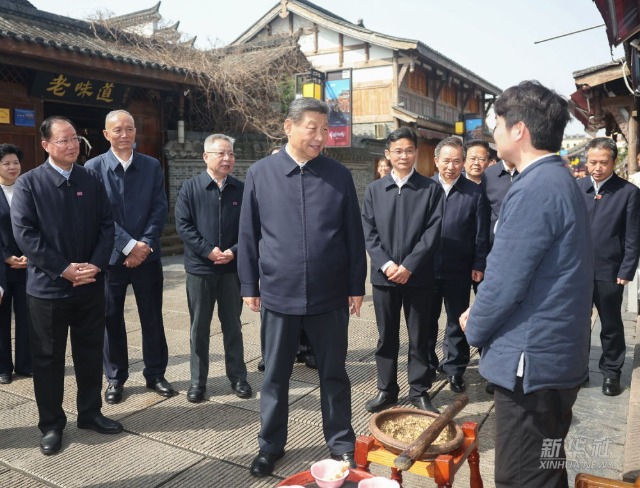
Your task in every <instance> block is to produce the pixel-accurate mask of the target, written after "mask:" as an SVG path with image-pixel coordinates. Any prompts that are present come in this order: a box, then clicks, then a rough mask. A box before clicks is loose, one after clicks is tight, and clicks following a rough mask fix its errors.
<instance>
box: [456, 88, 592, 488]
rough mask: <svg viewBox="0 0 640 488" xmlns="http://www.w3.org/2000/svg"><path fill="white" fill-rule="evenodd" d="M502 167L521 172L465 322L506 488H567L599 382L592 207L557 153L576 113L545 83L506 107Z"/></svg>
mask: <svg viewBox="0 0 640 488" xmlns="http://www.w3.org/2000/svg"><path fill="white" fill-rule="evenodd" d="M495 111H496V115H497V117H496V129H495V131H494V138H495V141H496V145H497V147H498V155H499V156H500V157H501V158H502V159H504V160H507V161H512V162H513V163H514V164H515V165H516V168H517V169H518V171H519V173H520V174H519V175H518V176H517V177H516V178H515V179H514V182H513V185H512V186H511V189H510V190H509V192H508V193H507V196H506V197H505V199H504V202H503V203H502V208H501V209H500V218H499V220H498V225H497V228H496V235H495V240H494V243H493V247H492V249H491V252H490V253H489V257H488V262H487V269H486V273H485V276H484V281H483V283H482V286H480V287H479V289H478V295H477V296H476V299H475V301H474V303H473V305H472V306H471V310H470V312H469V311H466V312H465V313H464V314H463V315H462V316H461V317H460V324H461V326H462V327H463V328H465V331H466V334H467V339H468V341H469V344H472V345H474V346H477V347H482V356H481V359H480V374H482V376H484V377H485V378H486V379H487V380H489V381H491V382H493V383H494V384H495V394H494V402H495V416H496V421H495V425H496V442H495V446H496V456H495V484H496V486H497V487H499V488H504V487H513V488H540V487H542V486H544V487H567V486H568V479H567V471H566V469H565V468H566V464H565V463H563V461H564V459H565V450H564V439H565V437H566V436H567V432H568V431H569V427H570V425H571V416H572V407H573V404H574V402H575V400H576V397H577V395H578V391H579V389H580V385H581V384H582V383H583V382H584V380H585V379H586V378H587V371H588V364H589V337H590V327H591V300H589V299H585V298H586V297H591V296H592V293H593V249H592V247H591V235H590V231H589V222H588V217H587V209H586V207H585V204H584V198H583V197H582V195H581V191H580V189H579V188H578V185H577V184H576V182H575V180H574V179H573V177H572V176H571V175H570V174H569V172H568V171H567V170H566V168H565V167H564V162H563V160H562V158H560V156H557V155H556V154H554V153H556V152H557V151H558V150H559V149H560V145H561V143H562V136H563V133H564V129H565V126H566V124H567V122H568V121H569V118H570V115H569V110H568V105H567V101H566V100H565V99H563V98H562V97H560V96H559V95H558V94H556V93H555V92H553V91H551V90H549V89H548V88H545V87H544V86H542V85H540V84H539V83H538V82H534V81H523V82H522V83H520V84H519V85H517V86H514V87H511V88H508V89H507V90H505V91H504V93H503V94H502V95H501V96H500V97H499V98H498V99H497V101H496V103H495Z"/></svg>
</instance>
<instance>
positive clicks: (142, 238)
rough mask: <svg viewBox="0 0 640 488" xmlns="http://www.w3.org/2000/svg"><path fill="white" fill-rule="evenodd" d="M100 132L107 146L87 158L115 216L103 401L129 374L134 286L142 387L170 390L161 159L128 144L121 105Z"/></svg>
mask: <svg viewBox="0 0 640 488" xmlns="http://www.w3.org/2000/svg"><path fill="white" fill-rule="evenodd" d="M103 133H104V137H105V138H106V139H107V140H108V141H109V142H110V143H111V149H109V150H108V151H107V152H106V153H104V154H101V155H100V156H98V157H95V158H93V159H91V160H89V161H87V162H86V164H85V166H86V167H87V168H91V169H93V170H95V171H97V172H98V174H99V175H100V176H101V178H102V181H103V182H104V185H105V187H106V189H107V194H108V195H109V201H110V202H111V208H112V211H113V218H114V220H115V222H116V240H115V246H114V249H113V252H112V253H111V259H110V260H109V267H108V268H107V270H106V275H105V277H106V286H105V296H106V306H107V310H106V314H107V330H106V336H105V344H104V370H105V375H106V376H107V380H108V382H109V384H108V385H107V389H106V391H105V394H104V399H105V401H106V402H107V403H111V404H113V403H118V402H119V401H120V400H122V392H123V387H124V383H125V382H126V381H127V379H128V378H129V354H128V350H127V330H126V325H125V322H124V301H125V297H126V294H127V287H128V286H129V284H131V286H132V287H133V292H134V294H135V297H136V304H137V306H138V315H139V316H140V326H141V329H142V359H143V361H144V370H143V372H142V373H143V375H144V377H145V380H146V384H147V388H149V389H151V390H154V391H155V392H156V393H158V395H161V396H165V397H170V396H172V395H174V394H175V391H174V389H173V387H172V386H171V385H170V384H169V382H168V381H167V380H166V379H165V377H164V374H165V371H166V369H167V363H168V360H169V353H168V348H167V340H166V337H165V335H164V324H163V320H162V282H163V274H162V263H161V262H160V254H161V252H160V234H161V233H162V229H163V227H164V224H165V222H166V219H167V197H166V195H165V192H164V176H163V175H162V167H161V166H160V161H158V160H157V159H155V158H152V157H150V156H146V155H144V154H140V153H138V152H136V151H134V150H133V146H134V142H135V139H136V127H135V124H134V121H133V117H132V116H131V114H130V113H129V112H127V111H125V110H114V111H113V112H109V113H108V114H107V117H106V119H105V129H104V131H103Z"/></svg>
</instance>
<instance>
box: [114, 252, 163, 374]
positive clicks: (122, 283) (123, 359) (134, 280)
mask: <svg viewBox="0 0 640 488" xmlns="http://www.w3.org/2000/svg"><path fill="white" fill-rule="evenodd" d="M105 279H106V283H105V299H106V306H107V308H106V310H107V328H106V331H105V341H104V372H105V375H106V376H107V378H108V380H109V381H110V382H116V383H119V384H123V383H124V382H125V381H126V380H127V378H128V377H129V354H128V351H127V329H126V326H125V323H124V300H125V297H126V294H127V287H128V285H129V284H131V286H132V287H133V293H134V295H135V297H136V305H137V306H138V315H139V317H140V326H141V328H142V359H143V361H144V370H143V374H144V377H145V378H146V379H148V380H152V379H155V378H158V377H161V376H164V373H165V371H166V369H167V363H168V361H169V352H168V349H167V339H166V337H165V335H164V324H163V322H162V283H163V279H164V278H163V275H162V264H161V263H160V260H156V261H151V262H144V263H142V264H141V265H140V266H138V267H136V268H127V267H126V266H122V265H120V266H109V267H108V268H107V271H106V273H105Z"/></svg>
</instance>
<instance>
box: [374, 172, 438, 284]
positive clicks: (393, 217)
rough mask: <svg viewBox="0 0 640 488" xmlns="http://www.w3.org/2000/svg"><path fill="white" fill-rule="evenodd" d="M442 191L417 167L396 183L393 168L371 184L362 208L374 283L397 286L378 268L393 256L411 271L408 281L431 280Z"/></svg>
mask: <svg viewBox="0 0 640 488" xmlns="http://www.w3.org/2000/svg"><path fill="white" fill-rule="evenodd" d="M443 198H444V192H443V191H442V187H441V186H440V185H438V184H437V183H436V182H434V181H432V180H430V179H429V178H426V177H424V176H422V175H421V174H420V173H418V172H417V171H415V172H414V173H413V174H412V175H411V177H410V178H409V180H408V181H407V182H406V183H405V184H404V185H403V186H402V188H400V189H398V185H397V184H396V183H395V181H394V180H393V178H392V176H391V174H388V175H386V176H385V177H384V178H380V179H379V180H376V181H374V182H373V183H371V184H370V185H369V186H368V187H367V191H366V193H365V196H364V208H363V210H362V226H363V228H364V236H365V244H366V246H367V251H368V252H369V257H370V258H371V275H370V278H371V283H372V284H373V285H378V286H397V285H396V284H395V283H393V282H392V281H389V280H388V279H387V277H386V275H385V274H384V273H383V272H382V271H381V270H380V268H381V267H382V266H383V265H384V264H385V263H387V262H389V261H393V262H394V263H396V264H398V265H400V264H401V265H403V266H404V267H405V268H407V269H408V270H409V271H411V273H412V274H411V277H410V278H409V280H408V281H407V283H406V286H427V285H428V284H430V283H433V282H434V280H435V278H434V273H433V256H434V254H435V252H436V249H437V247H438V244H439V241H440V226H441V224H442V200H443Z"/></svg>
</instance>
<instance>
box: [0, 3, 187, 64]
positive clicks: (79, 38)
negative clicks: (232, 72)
mask: <svg viewBox="0 0 640 488" xmlns="http://www.w3.org/2000/svg"><path fill="white" fill-rule="evenodd" d="M26 4H29V2H26V1H22V2H15V1H11V0H0V41H1V40H2V39H13V40H15V41H17V42H24V43H29V44H38V45H41V46H43V47H50V48H53V49H58V50H61V51H69V52H75V53H78V54H81V55H84V56H88V57H94V58H103V59H108V60H114V61H117V62H121V63H125V64H133V65H140V66H143V67H145V68H149V69H154V70H159V71H167V72H173V73H179V74H187V71H186V70H185V69H183V68H180V67H176V66H166V65H163V64H160V63H158V62H156V61H155V60H154V58H153V53H151V52H150V53H149V56H148V57H146V56H145V57H144V58H143V57H132V56H131V52H130V50H128V49H127V48H126V40H127V39H135V37H133V36H132V35H131V34H125V33H120V34H121V35H119V37H118V42H117V43H116V42H115V39H114V42H109V41H108V40H106V39H113V36H112V34H111V32H110V31H108V30H107V29H105V28H104V27H101V26H100V25H98V24H94V23H90V22H85V21H83V20H76V19H72V18H69V17H63V16H61V15H56V14H52V13H49V12H44V11H42V10H38V9H36V8H34V7H33V6H32V5H31V4H29V5H26ZM96 33H97V35H96Z"/></svg>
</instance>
